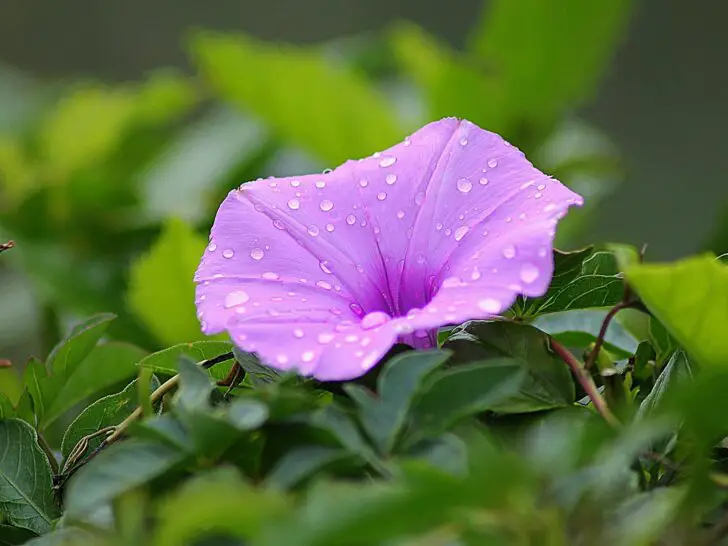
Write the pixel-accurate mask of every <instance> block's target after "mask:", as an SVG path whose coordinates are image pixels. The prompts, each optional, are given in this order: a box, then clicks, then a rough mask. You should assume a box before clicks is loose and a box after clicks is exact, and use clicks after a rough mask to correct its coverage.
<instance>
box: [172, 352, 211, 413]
mask: <svg viewBox="0 0 728 546" xmlns="http://www.w3.org/2000/svg"><path fill="white" fill-rule="evenodd" d="M179 376H180V378H179V383H180V386H179V389H178V390H177V393H176V394H175V397H174V405H175V408H177V409H180V410H182V411H184V412H196V411H204V410H206V409H208V408H209V406H210V396H211V395H212V391H214V390H215V386H214V385H213V384H212V382H211V381H210V377H209V376H208V375H207V373H206V372H205V370H203V369H201V368H200V367H199V366H197V365H196V364H195V363H194V362H193V361H192V360H190V359H189V358H187V357H184V356H181V357H180V358H179Z"/></svg>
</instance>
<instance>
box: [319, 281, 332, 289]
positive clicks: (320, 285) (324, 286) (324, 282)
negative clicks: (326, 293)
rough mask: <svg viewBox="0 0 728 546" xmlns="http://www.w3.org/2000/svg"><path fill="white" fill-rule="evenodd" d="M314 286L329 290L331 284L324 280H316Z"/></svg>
mask: <svg viewBox="0 0 728 546" xmlns="http://www.w3.org/2000/svg"><path fill="white" fill-rule="evenodd" d="M316 286H318V287H319V288H323V289H324V290H331V285H330V284H329V283H327V282H326V281H316Z"/></svg>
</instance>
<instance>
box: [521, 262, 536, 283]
mask: <svg viewBox="0 0 728 546" xmlns="http://www.w3.org/2000/svg"><path fill="white" fill-rule="evenodd" d="M539 274H540V272H539V270H538V268H537V267H536V266H535V265H533V264H528V263H526V264H523V266H521V280H522V281H523V282H525V283H526V284H531V283H532V282H533V281H535V280H536V279H538V276H539Z"/></svg>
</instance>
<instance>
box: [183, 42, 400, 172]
mask: <svg viewBox="0 0 728 546" xmlns="http://www.w3.org/2000/svg"><path fill="white" fill-rule="evenodd" d="M192 51H193V54H194V58H195V61H196V62H197V64H198V65H199V66H200V69H201V70H202V71H203V72H204V73H205V75H206V76H207V77H208V78H209V80H210V82H211V84H212V86H213V87H214V88H215V89H216V91H217V92H218V93H220V95H221V96H222V97H223V98H225V99H227V100H230V101H232V102H233V103H234V104H236V105H238V106H240V107H241V108H243V109H245V110H246V111H250V112H251V113H253V114H254V115H255V116H257V117H259V118H260V119H262V120H264V121H265V122H266V123H267V124H268V125H270V126H271V127H272V128H273V129H274V130H275V131H277V132H278V133H279V134H280V135H281V136H282V137H283V138H285V139H287V140H289V141H290V142H292V143H294V144H296V145H298V146H301V147H303V148H305V149H307V150H309V151H311V152H313V153H314V154H316V155H317V156H319V157H320V158H321V159H322V160H324V161H326V162H329V163H330V164H331V166H334V165H337V164H339V163H341V162H343V161H345V160H347V159H353V158H359V157H365V156H368V155H370V154H371V153H372V151H373V150H381V149H384V148H386V147H388V146H391V145H392V144H394V143H395V142H398V141H399V140H401V139H402V136H403V135H402V131H401V130H400V129H399V128H398V127H397V124H396V122H395V119H396V116H395V112H392V111H390V108H389V106H388V104H387V103H386V101H385V100H384V98H383V97H381V96H380V95H379V94H378V93H377V92H376V91H375V89H374V88H373V86H372V85H370V84H369V83H368V82H367V81H366V80H364V79H363V78H361V77H360V76H359V75H358V74H356V73H353V72H351V71H349V70H347V69H346V68H345V67H343V66H340V65H335V64H333V63H329V62H327V61H326V59H325V58H324V57H323V55H322V54H321V53H320V52H318V51H317V50H316V49H310V48H303V47H296V46H290V45H269V44H264V43H262V42H258V41H256V40H254V39H253V38H250V37H247V36H244V35H240V34H238V35H225V34H212V33H204V34H198V35H197V36H196V37H195V38H194V40H193V42H192ZM250 74H254V75H255V77H252V78H251V77H247V76H246V75H250ZM322 127H325V128H326V130H321V128H322Z"/></svg>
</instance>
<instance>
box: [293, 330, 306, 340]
mask: <svg viewBox="0 0 728 546" xmlns="http://www.w3.org/2000/svg"><path fill="white" fill-rule="evenodd" d="M303 336H304V334H303V330H301V329H300V328H296V329H295V330H293V337H297V338H298V339H301V338H302V337H303Z"/></svg>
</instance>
